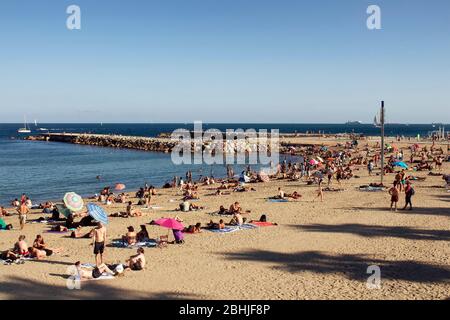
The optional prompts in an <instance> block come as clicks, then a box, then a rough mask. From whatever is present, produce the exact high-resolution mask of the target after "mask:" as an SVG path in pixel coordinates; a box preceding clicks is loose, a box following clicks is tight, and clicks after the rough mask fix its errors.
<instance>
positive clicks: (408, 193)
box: [403, 181, 415, 210]
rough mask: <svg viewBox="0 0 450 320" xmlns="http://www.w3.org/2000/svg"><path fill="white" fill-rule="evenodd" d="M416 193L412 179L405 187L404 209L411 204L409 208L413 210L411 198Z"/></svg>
mask: <svg viewBox="0 0 450 320" xmlns="http://www.w3.org/2000/svg"><path fill="white" fill-rule="evenodd" d="M414 194H415V191H414V188H413V187H412V186H411V182H410V181H406V187H405V206H404V207H403V210H406V207H407V206H408V204H409V210H412V209H413V208H412V202H411V198H412V196H413V195H414Z"/></svg>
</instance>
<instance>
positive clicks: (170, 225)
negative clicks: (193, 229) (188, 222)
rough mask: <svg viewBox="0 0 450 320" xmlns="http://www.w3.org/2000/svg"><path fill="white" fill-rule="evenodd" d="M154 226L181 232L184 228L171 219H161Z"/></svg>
mask: <svg viewBox="0 0 450 320" xmlns="http://www.w3.org/2000/svg"><path fill="white" fill-rule="evenodd" d="M155 224H157V225H159V226H160V227H163V228H167V229H172V230H183V229H184V226H183V225H182V224H181V222H179V221H177V220H175V219H172V218H161V219H158V220H156V221H155Z"/></svg>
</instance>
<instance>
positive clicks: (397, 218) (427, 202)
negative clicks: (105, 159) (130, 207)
mask: <svg viewBox="0 0 450 320" xmlns="http://www.w3.org/2000/svg"><path fill="white" fill-rule="evenodd" d="M316 142H317V141H316ZM405 158H406V159H408V157H405ZM449 168H450V167H449V164H448V163H445V164H444V167H443V172H448V171H449ZM355 174H357V175H359V176H361V178H359V179H351V180H347V181H343V183H342V186H341V188H344V189H345V191H342V192H325V196H324V202H320V201H318V199H315V196H316V188H317V187H316V186H307V185H306V184H305V183H304V182H287V181H285V180H280V181H273V182H270V183H258V184H254V185H252V186H253V187H254V188H256V190H257V191H256V192H245V193H232V194H231V195H225V196H211V195H210V194H211V193H213V191H211V190H208V188H209V187H206V186H205V187H202V188H201V190H200V197H201V200H200V201H199V202H197V204H200V205H203V206H206V207H207V209H205V210H202V211H198V212H189V213H179V212H175V211H174V209H175V208H176V207H177V206H178V203H179V202H180V199H181V192H180V191H179V190H173V189H162V190H158V193H159V195H158V196H157V197H156V199H155V200H154V201H153V205H158V206H161V207H162V208H161V209H158V210H149V211H148V216H146V217H142V218H129V219H125V218H110V224H109V225H108V233H109V239H114V238H119V237H120V236H121V235H122V234H124V233H125V231H126V227H127V226H129V225H133V226H134V227H135V229H139V225H140V224H146V223H148V222H149V221H150V220H152V219H157V218H160V217H175V216H176V215H179V216H180V217H181V218H182V219H184V224H185V225H189V224H195V223H196V222H202V223H206V222H208V221H209V220H210V219H213V220H215V221H216V222H217V221H218V219H219V217H213V216H211V215H210V214H209V213H212V212H215V211H217V209H218V208H219V206H220V205H225V206H226V207H228V206H229V205H230V204H231V203H232V202H234V201H239V202H240V203H241V205H242V207H243V209H244V210H251V213H250V214H248V215H246V216H247V218H250V219H258V218H259V217H260V216H261V214H266V215H267V216H268V218H269V220H270V221H273V222H277V223H278V224H279V226H274V227H266V228H258V229H255V230H243V231H238V232H234V233H230V234H215V233H212V232H209V231H203V232H202V233H201V234H195V235H189V234H188V235H186V237H185V240H186V243H185V244H183V245H169V246H168V247H167V248H164V249H158V248H149V249H146V252H145V254H146V257H147V260H148V266H147V268H146V270H145V271H140V272H133V271H130V272H126V275H125V276H124V277H120V278H116V279H113V280H102V281H89V282H83V283H82V286H81V289H80V290H69V289H67V287H66V278H67V275H66V269H67V267H68V266H69V265H71V264H72V263H73V262H75V261H77V260H81V261H82V262H84V263H86V262H90V263H93V262H94V256H93V254H92V246H91V245H90V244H91V242H92V240H91V239H71V238H69V237H68V234H52V233H43V231H44V230H46V229H48V226H46V225H42V224H27V225H26V226H25V229H24V230H23V231H20V230H18V229H17V228H18V218H17V216H14V217H8V218H6V219H5V220H6V222H7V223H12V224H13V225H14V227H15V230H12V231H3V232H1V233H0V248H1V249H2V250H5V249H7V248H11V247H12V245H13V244H14V242H15V241H16V240H17V238H18V236H19V235H20V234H24V235H26V237H27V239H26V240H27V241H28V244H32V241H33V240H34V238H35V236H36V234H42V235H43V236H44V238H45V240H46V242H47V243H48V245H50V246H53V247H64V248H65V251H64V253H62V254H59V255H55V256H52V257H49V259H48V260H44V261H27V262H26V263H25V264H23V265H10V266H2V265H0V299H29V298H33V299H49V298H50V299H135V298H138V299H140V298H144V299H176V298H192V299H448V298H449V296H450V266H449V263H450V247H449V240H450V225H449V221H450V220H449V217H450V202H449V201H450V194H449V193H447V192H446V190H445V189H443V188H442V186H443V185H444V181H443V180H442V178H441V177H431V176H428V175H427V172H417V173H415V175H417V176H423V177H426V178H427V179H426V180H425V181H423V182H415V183H414V187H415V190H416V194H415V196H414V197H413V204H414V205H415V209H414V210H413V211H398V212H391V211H389V198H390V197H389V195H388V194H387V192H361V191H359V190H358V186H359V185H363V184H368V183H370V182H378V181H379V177H375V176H372V177H369V176H368V174H367V170H366V169H365V167H364V166H361V167H360V168H359V170H357V171H355ZM392 180H393V175H389V176H388V177H387V178H386V181H388V182H390V181H392ZM278 186H281V187H282V188H283V189H284V190H285V191H286V192H293V191H295V190H296V191H298V192H300V193H301V194H302V195H303V197H302V199H301V200H299V201H295V202H289V203H269V202H267V201H266V198H267V197H269V196H273V195H276V193H277V188H278ZM333 186H334V187H338V186H337V185H336V182H335V184H334V185H333ZM437 186H441V188H437ZM171 199H174V200H176V201H175V202H171V201H170V200H171ZM133 202H134V203H135V202H136V201H135V199H133ZM403 204H404V195H403V194H402V195H401V198H400V202H399V206H400V207H401V206H403ZM124 208H125V205H113V206H111V207H108V208H107V210H108V212H110V213H111V212H116V211H124ZM39 216H41V215H40V214H36V215H29V219H32V218H37V217H39ZM227 219H228V218H227ZM147 228H148V230H149V232H150V236H151V237H157V236H160V235H164V234H167V230H166V229H163V228H161V227H158V226H150V225H147ZM84 230H86V231H88V230H89V228H85V229H84ZM134 252H135V250H131V249H120V248H111V247H107V248H106V262H107V263H118V262H124V261H125V259H126V258H128V257H129V255H131V254H134ZM371 265H377V266H379V267H380V268H381V288H380V289H368V288H367V285H366V282H367V278H368V277H369V276H370V274H367V268H368V267H369V266H371Z"/></svg>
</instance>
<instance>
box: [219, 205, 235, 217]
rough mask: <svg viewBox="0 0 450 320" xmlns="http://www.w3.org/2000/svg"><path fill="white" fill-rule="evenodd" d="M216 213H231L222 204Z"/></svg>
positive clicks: (225, 214) (226, 214)
mask: <svg viewBox="0 0 450 320" xmlns="http://www.w3.org/2000/svg"><path fill="white" fill-rule="evenodd" d="M217 214H219V215H224V216H228V215H232V213H230V211H228V210H227V209H225V207H224V206H220V208H219V212H218V213H217Z"/></svg>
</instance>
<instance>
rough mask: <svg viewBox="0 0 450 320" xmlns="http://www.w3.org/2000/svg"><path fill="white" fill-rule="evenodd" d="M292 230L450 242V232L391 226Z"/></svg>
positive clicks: (335, 226)
mask: <svg viewBox="0 0 450 320" xmlns="http://www.w3.org/2000/svg"><path fill="white" fill-rule="evenodd" d="M291 227H292V228H298V229H300V230H302V231H309V232H332V233H349V234H355V235H358V236H362V237H368V238H377V237H394V238H402V239H409V240H434V241H449V240H450V231H449V230H428V229H417V228H409V227H389V226H371V225H365V224H340V225H326V224H312V225H306V226H298V225H293V226H291Z"/></svg>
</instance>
